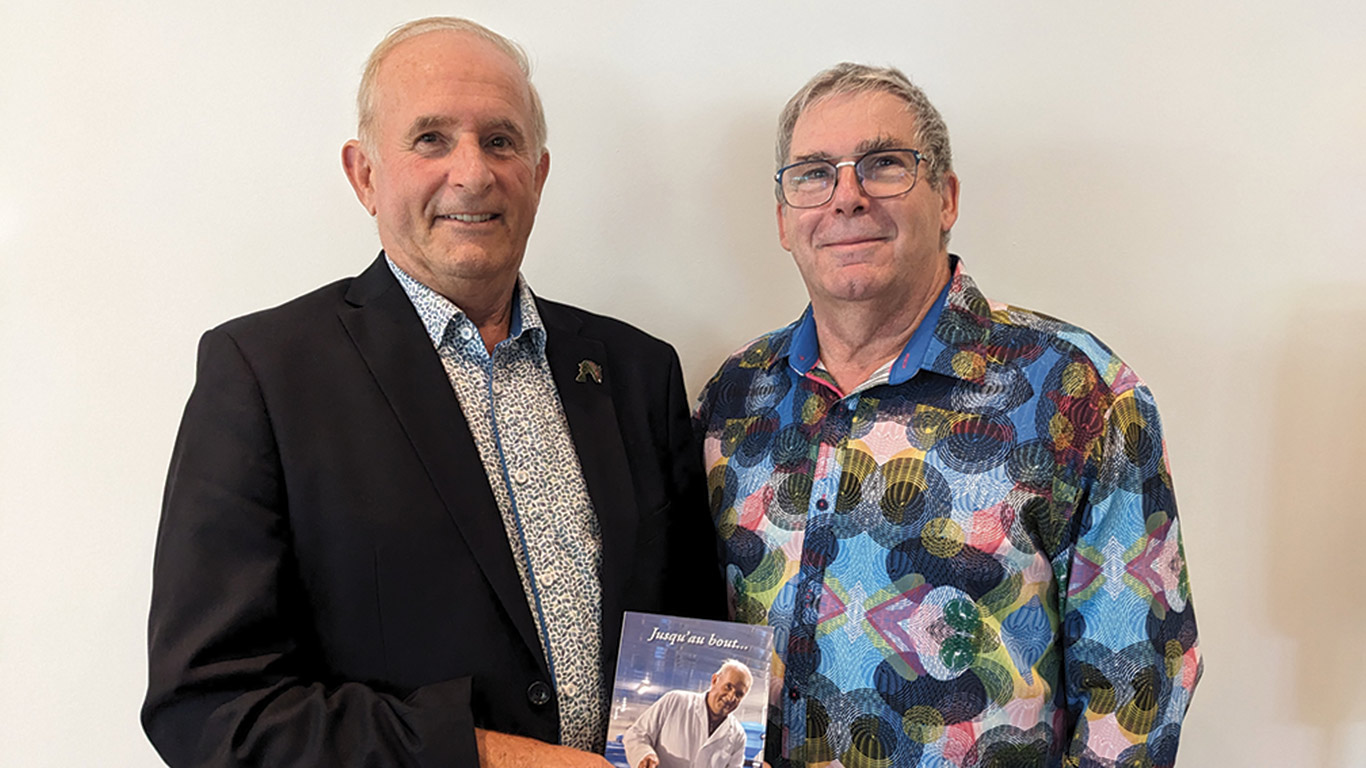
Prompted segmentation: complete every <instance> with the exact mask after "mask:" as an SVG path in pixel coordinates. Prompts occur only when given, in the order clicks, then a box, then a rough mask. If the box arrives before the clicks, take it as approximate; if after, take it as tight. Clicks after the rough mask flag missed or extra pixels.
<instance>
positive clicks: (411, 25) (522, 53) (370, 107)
mask: <svg viewBox="0 0 1366 768" xmlns="http://www.w3.org/2000/svg"><path fill="white" fill-rule="evenodd" d="M441 31H447V32H463V33H465V34H469V35H474V36H475V37H479V38H481V39H483V40H487V41H488V42H490V43H493V45H494V46H495V47H496V48H498V50H500V51H502V52H503V53H505V54H507V56H508V58H510V59H512V60H513V62H515V63H516V64H517V68H518V69H520V70H521V71H522V75H523V77H524V78H525V79H526V87H527V91H528V92H529V93H530V94H531V143H532V146H534V147H535V149H536V152H535V157H537V158H539V157H540V155H541V153H542V152H543V151H545V139H546V124H545V109H544V108H543V107H542V106H541V95H540V94H539V93H537V92H536V86H535V85H532V83H531V60H530V59H528V58H527V55H526V50H525V49H523V48H522V46H520V45H518V44H517V43H516V42H514V41H512V40H509V39H508V38H506V37H503V36H502V35H500V34H498V33H497V32H494V31H493V30H491V29H489V28H488V27H486V26H484V25H482V24H479V23H477V22H473V21H470V20H469V19H462V18H459V17H456V16H429V17H427V18H425V19H417V20H416V21H410V22H408V23H407V24H403V25H401V26H398V27H395V28H394V29H392V30H390V31H389V34H387V35H385V36H384V39H383V40H381V41H380V42H379V45H376V46H375V49H374V50H373V51H371V52H370V58H369V59H367V60H366V61H365V70H364V72H363V73H362V74H361V78H360V88H359V89H358V90H357V91H356V118H357V119H356V123H357V124H356V133H357V136H358V138H360V141H361V144H363V145H364V146H365V147H367V148H369V149H372V150H373V149H374V146H375V145H374V138H375V134H374V132H375V109H376V106H375V101H376V93H375V82H376V81H377V80H378V79H379V68H380V65H381V64H383V63H384V59H385V57H386V56H388V55H389V52H390V51H392V50H393V49H394V48H395V47H396V46H398V44H399V43H402V42H403V41H405V40H411V39H412V38H414V37H417V36H418V35H425V34H427V33H428V32H441Z"/></svg>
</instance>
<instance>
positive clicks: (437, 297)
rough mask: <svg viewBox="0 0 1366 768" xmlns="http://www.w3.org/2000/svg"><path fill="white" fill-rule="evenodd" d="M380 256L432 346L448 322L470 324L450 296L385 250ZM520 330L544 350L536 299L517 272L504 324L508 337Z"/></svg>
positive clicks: (543, 335) (543, 332)
mask: <svg viewBox="0 0 1366 768" xmlns="http://www.w3.org/2000/svg"><path fill="white" fill-rule="evenodd" d="M384 260H385V261H386V262H387V263H388V264H389V269H390V270H391V271H392V272H393V273H394V277H395V278H396V279H397V280H398V282H399V285H401V286H403V291H404V293H407V294H408V298H409V299H410V300H411V301H412V302H413V308H414V309H416V310H417V315H418V317H419V318H421V319H422V326H423V327H424V328H426V329H427V336H428V337H430V338H431V340H432V346H434V347H437V348H440V346H441V340H442V339H444V338H445V336H446V329H447V328H449V327H450V326H451V325H452V323H456V324H459V323H462V322H469V323H470V324H471V325H473V323H472V322H470V321H469V319H468V318H467V317H466V315H465V313H464V311H463V310H461V309H460V307H457V306H456V305H455V303H454V302H452V301H451V300H450V299H448V298H446V297H445V296H442V295H441V294H439V293H437V292H436V291H434V290H432V289H431V288H429V287H427V286H426V285H423V284H422V283H421V282H418V280H417V278H415V277H413V276H412V275H410V274H408V273H407V272H404V271H403V268H402V267H400V266H399V265H397V264H395V263H394V260H393V259H391V258H389V255H388V254H385V256H384ZM524 331H526V332H529V333H528V334H527V337H528V339H529V340H530V341H531V342H532V343H533V344H535V345H536V347H537V348H538V350H539V351H541V352H544V350H545V325H544V324H543V323H542V322H541V315H540V313H538V312H537V311H536V299H535V297H534V295H533V294H532V293H531V287H530V286H529V285H527V282H526V278H525V277H523V276H522V275H521V273H518V275H517V287H516V288H515V289H514V290H513V293H512V320H511V322H510V323H509V324H508V339H512V340H516V339H519V338H520V337H521V336H522V333H523V332H524Z"/></svg>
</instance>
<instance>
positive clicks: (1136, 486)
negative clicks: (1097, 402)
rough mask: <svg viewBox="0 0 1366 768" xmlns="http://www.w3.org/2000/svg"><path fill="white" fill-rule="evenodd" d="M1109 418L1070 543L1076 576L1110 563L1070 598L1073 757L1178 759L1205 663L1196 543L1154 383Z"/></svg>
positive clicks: (1074, 585)
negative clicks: (1191, 550)
mask: <svg viewBox="0 0 1366 768" xmlns="http://www.w3.org/2000/svg"><path fill="white" fill-rule="evenodd" d="M1104 425H1105V426H1104V434H1103V436H1102V437H1101V438H1100V439H1101V441H1102V444H1101V447H1100V449H1099V456H1098V457H1097V458H1094V459H1093V462H1094V463H1093V466H1094V467H1095V472H1094V473H1093V474H1092V475H1091V478H1090V487H1089V490H1088V493H1087V494H1086V496H1085V501H1084V505H1083V506H1082V507H1081V508H1079V509H1078V510H1077V514H1078V515H1081V519H1080V526H1079V529H1078V535H1077V538H1076V543H1075V546H1074V547H1073V548H1072V549H1071V551H1070V552H1067V553H1064V556H1065V557H1068V558H1070V559H1069V561H1068V562H1067V563H1066V566H1065V567H1067V568H1068V569H1069V571H1070V573H1071V574H1073V575H1074V576H1075V575H1076V574H1082V573H1087V572H1090V573H1095V572H1096V569H1097V567H1099V570H1100V573H1101V574H1103V576H1102V577H1101V578H1095V579H1091V580H1083V579H1080V578H1073V580H1072V582H1071V583H1070V584H1069V585H1068V590H1067V596H1066V598H1065V600H1064V604H1063V625H1064V634H1065V644H1066V645H1065V650H1064V663H1065V675H1066V687H1067V706H1068V716H1069V719H1070V720H1071V721H1072V722H1074V723H1075V727H1074V730H1073V733H1072V738H1071V743H1070V744H1069V746H1068V751H1067V756H1066V761H1065V762H1064V765H1068V766H1080V767H1081V768H1101V766H1112V765H1116V764H1121V763H1122V764H1126V765H1127V764H1128V763H1129V761H1131V760H1133V761H1137V762H1144V763H1145V764H1151V765H1153V766H1157V767H1158V768H1162V767H1163V766H1171V765H1172V764H1173V763H1174V761H1175V759H1176V747H1177V741H1178V739H1179V738H1180V734H1181V719H1182V717H1183V716H1184V715H1185V712H1186V707H1187V706H1188V705H1189V703H1190V697H1191V693H1192V692H1193V690H1194V688H1195V684H1196V682H1197V681H1198V680H1199V678H1200V672H1201V669H1202V662H1201V658H1200V652H1199V648H1198V645H1197V642H1196V632H1195V616H1194V613H1193V611H1192V608H1191V605H1190V589H1189V584H1188V582H1187V576H1186V561H1185V554H1184V552H1183V551H1182V547H1181V532H1180V525H1179V522H1178V520H1177V517H1176V503H1175V497H1174V495H1173V492H1172V484H1171V476H1170V474H1169V471H1168V466H1167V459H1166V450H1165V445H1164V443H1163V440H1162V430H1161V425H1160V423H1159V420H1158V415H1157V407H1156V405H1155V404H1154V403H1153V399H1152V394H1151V393H1150V392H1149V391H1148V390H1147V388H1146V387H1144V386H1142V385H1141V384H1140V385H1137V386H1136V387H1134V388H1132V389H1129V390H1126V391H1124V392H1121V393H1120V394H1119V395H1118V396H1117V398H1116V399H1115V400H1114V402H1113V403H1112V404H1111V406H1110V407H1109V409H1108V410H1107V411H1106V413H1105V418H1104ZM1093 455H1094V454H1093ZM1082 559H1085V560H1086V561H1089V562H1087V563H1080V561H1081V560H1082ZM1079 565H1080V566H1082V567H1078V566H1079ZM1145 756H1146V759H1145ZM1148 761H1151V762H1148Z"/></svg>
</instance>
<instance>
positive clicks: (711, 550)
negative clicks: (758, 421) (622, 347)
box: [666, 350, 727, 620]
mask: <svg viewBox="0 0 1366 768" xmlns="http://www.w3.org/2000/svg"><path fill="white" fill-rule="evenodd" d="M670 363H671V367H670V376H669V401H668V414H669V441H670V450H671V452H672V455H673V474H674V477H673V482H674V487H675V488H678V489H679V491H678V496H677V501H676V503H675V504H674V509H675V520H674V522H673V526H674V527H675V529H676V531H677V534H676V535H675V536H674V540H675V541H677V542H678V544H676V545H675V546H674V550H675V552H677V553H678V556H676V557H673V558H671V566H670V569H669V572H668V573H667V574H666V579H668V583H670V584H671V588H670V589H669V590H668V592H669V594H671V595H672V596H673V597H674V599H676V600H679V601H680V602H679V603H678V604H676V605H674V606H672V607H671V608H670V610H671V611H672V612H673V613H676V614H678V615H682V616H694V617H697V618H704V619H718V620H724V619H726V618H727V615H726V589H725V579H724V576H723V574H722V569H721V541H720V538H719V537H718V536H717V535H716V528H715V527H714V526H713V524H712V520H711V510H710V506H709V505H708V503H707V480H706V476H705V474H704V473H703V468H702V444H701V441H700V440H699V439H698V436H697V435H696V433H695V432H694V431H693V424H692V417H691V415H690V413H689V408H688V396H687V392H686V391H685V390H684V388H683V369H682V367H681V366H680V365H679V362H678V355H677V354H676V353H673V351H672V350H670Z"/></svg>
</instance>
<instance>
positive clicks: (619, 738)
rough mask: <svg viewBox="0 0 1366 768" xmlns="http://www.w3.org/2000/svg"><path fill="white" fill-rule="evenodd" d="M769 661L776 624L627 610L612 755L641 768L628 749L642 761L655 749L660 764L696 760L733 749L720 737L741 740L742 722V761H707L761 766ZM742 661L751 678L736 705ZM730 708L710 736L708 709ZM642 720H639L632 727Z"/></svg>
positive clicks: (670, 767)
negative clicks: (642, 756) (645, 751)
mask: <svg viewBox="0 0 1366 768" xmlns="http://www.w3.org/2000/svg"><path fill="white" fill-rule="evenodd" d="M772 659H773V628H772V627H769V626H767V625H754V624H737V623H734V622H728V621H709V620H706V619H689V618H684V617H681V616H664V615H660V614H654V613H636V612H634V611H627V612H626V614H625V616H624V617H623V620H622V630H621V647H620V652H619V653H618V655H617V670H616V681H615V684H614V685H613V688H612V709H611V714H610V717H609V721H608V726H607V749H606V757H607V761H608V762H610V763H612V765H614V766H618V768H637V767H636V765H633V764H631V763H629V762H628V752H629V753H631V754H632V755H634V756H636V760H637V761H639V759H640V758H639V755H640V754H641V750H643V749H653V751H654V752H655V753H656V755H657V756H658V758H659V760H660V765H659V768H676V767H679V766H690V765H692V760H693V757H694V755H695V754H696V753H697V751H698V750H701V749H705V750H707V751H708V754H709V755H719V754H720V752H719V751H720V750H723V749H724V750H725V753H726V754H727V755H732V754H733V751H732V750H731V749H730V748H729V747H726V746H724V745H723V744H721V742H722V741H725V742H727V743H730V744H734V743H736V742H738V735H737V730H736V727H735V725H736V723H738V726H739V729H742V730H743V734H744V757H743V760H742V761H741V762H739V763H734V762H731V761H730V759H729V758H727V759H726V760H721V759H720V757H717V758H716V759H710V758H708V759H705V760H703V761H702V762H703V763H705V764H707V765H709V766H710V765H721V764H725V765H726V766H727V768H734V766H735V765H737V764H738V765H743V766H746V767H749V766H753V768H758V767H759V766H761V765H762V764H763V756H764V728H765V722H766V715H767V709H768V691H769V672H770V669H769V665H770V663H771V662H772ZM737 665H741V666H743V667H744V669H747V670H748V671H749V674H750V676H751V677H752V682H751V683H750V684H749V686H748V688H747V689H746V690H745V692H744V695H743V698H741V699H740V701H739V703H738V704H735V703H734V699H735V698H736V693H738V688H737V687H736V685H735V683H736V681H738V680H740V679H742V676H743V670H740V669H739V666H737ZM703 706H705V707H706V708H707V709H705V710H704V709H702V707H703ZM729 707H734V708H733V710H731V711H730V712H729V713H727V714H726V717H725V719H724V720H723V721H722V724H721V725H720V726H717V729H716V730H717V732H719V733H717V734H711V735H709V734H708V730H707V729H708V723H707V720H706V717H705V715H706V714H708V713H709V714H711V715H712V716H716V715H719V714H720V713H721V712H718V709H719V710H721V711H725V710H726V709H727V708H729ZM642 718H644V719H642ZM732 719H733V721H734V722H732ZM637 721H639V722H640V725H639V726H637V727H636V728H635V730H634V731H632V726H633V725H636V724H637ZM628 732H631V733H628ZM632 733H633V734H634V736H633V735H632ZM643 740H644V741H646V742H648V745H643Z"/></svg>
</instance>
